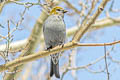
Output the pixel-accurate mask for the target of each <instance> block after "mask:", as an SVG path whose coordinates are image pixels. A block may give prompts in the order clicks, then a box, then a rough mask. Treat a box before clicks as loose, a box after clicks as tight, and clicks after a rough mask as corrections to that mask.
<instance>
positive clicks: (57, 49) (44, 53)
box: [0, 41, 120, 72]
mask: <svg viewBox="0 0 120 80" xmlns="http://www.w3.org/2000/svg"><path fill="white" fill-rule="evenodd" d="M118 43H120V41H114V42H111V43H105V44H104V43H97V44H95V43H77V42H69V43H66V44H64V46H57V47H55V48H53V49H51V50H50V51H40V52H38V53H34V54H31V55H28V56H24V57H19V58H17V59H15V60H13V61H11V62H9V63H6V64H4V65H0V72H2V71H5V70H8V69H10V68H13V67H16V66H19V65H21V64H25V63H27V62H30V61H34V60H37V59H40V58H42V57H45V56H48V55H51V54H55V53H58V52H61V51H65V50H69V49H72V48H75V47H78V46H110V45H115V44H118Z"/></svg>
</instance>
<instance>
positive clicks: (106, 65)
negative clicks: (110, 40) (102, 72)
mask: <svg viewBox="0 0 120 80" xmlns="http://www.w3.org/2000/svg"><path fill="white" fill-rule="evenodd" d="M104 53H105V67H106V71H107V80H110V79H109V70H108V63H107V54H106V45H105V43H104Z"/></svg>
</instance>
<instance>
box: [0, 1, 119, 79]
mask: <svg viewBox="0 0 120 80" xmlns="http://www.w3.org/2000/svg"><path fill="white" fill-rule="evenodd" d="M119 5H120V3H119V0H36V1H35V0H1V1H0V55H1V56H0V72H1V73H0V74H1V75H0V79H1V80H2V79H3V80H46V79H47V80H52V79H53V80H54V79H55V77H52V78H50V77H49V69H50V68H49V67H50V57H49V56H48V55H50V54H54V53H56V52H60V51H64V50H65V52H64V53H63V54H62V55H61V59H60V74H61V80H66V79H69V80H89V79H90V80H93V79H95V80H96V79H97V80H106V79H107V80H110V79H111V80H116V79H117V80H119V79H120V78H119V71H120V70H119V64H120V58H119V57H120V55H119V47H120V46H119V44H117V43H120V41H119V40H120V38H119V32H120V29H119V25H120V18H119V16H120V14H119V12H120V10H119ZM54 6H61V7H63V8H65V9H67V10H68V11H69V13H68V14H67V15H65V22H66V26H67V41H66V44H65V45H64V47H61V46H57V47H55V48H53V49H51V50H50V51H44V50H45V46H44V38H43V34H42V23H43V22H44V20H45V19H46V18H47V17H48V16H49V10H50V9H51V8H52V7H54ZM83 46H84V47H83ZM28 62H29V63H28Z"/></svg>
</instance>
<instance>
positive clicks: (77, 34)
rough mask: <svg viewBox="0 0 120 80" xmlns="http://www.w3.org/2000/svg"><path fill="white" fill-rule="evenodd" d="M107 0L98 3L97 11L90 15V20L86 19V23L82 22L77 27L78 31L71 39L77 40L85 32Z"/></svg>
mask: <svg viewBox="0 0 120 80" xmlns="http://www.w3.org/2000/svg"><path fill="white" fill-rule="evenodd" d="M108 1H109V0H103V1H102V3H101V4H100V6H99V7H98V9H97V11H96V12H95V14H94V15H93V16H92V17H91V19H90V20H88V23H84V24H82V26H81V27H79V29H78V31H77V32H76V33H75V35H74V37H73V39H72V40H73V41H79V40H80V39H81V37H82V36H83V34H85V32H86V31H88V29H89V28H90V27H91V25H92V24H93V23H94V22H95V20H96V19H97V17H98V16H99V15H100V13H101V12H102V11H103V9H104V7H105V5H106V4H107V2H108Z"/></svg>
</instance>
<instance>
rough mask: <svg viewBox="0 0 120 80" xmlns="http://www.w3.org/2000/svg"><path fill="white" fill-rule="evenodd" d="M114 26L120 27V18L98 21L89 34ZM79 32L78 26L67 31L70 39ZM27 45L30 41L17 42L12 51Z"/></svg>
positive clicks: (3, 48) (12, 45) (14, 43)
mask: <svg viewBox="0 0 120 80" xmlns="http://www.w3.org/2000/svg"><path fill="white" fill-rule="evenodd" d="M36 25H37V24H36ZM114 25H116V26H117V25H120V18H116V19H115V18H114V19H112V18H105V19H101V20H97V21H96V22H95V24H93V25H92V26H91V28H90V29H89V30H88V32H91V31H94V30H98V29H101V28H105V27H112V26H114ZM77 30H78V26H73V27H72V28H70V29H68V30H67V36H68V37H70V36H72V35H73V34H74V33H75V32H76V31H77ZM40 41H41V42H43V41H44V39H43V35H42V36H41V37H40ZM27 43H28V39H24V40H19V41H15V42H13V43H11V44H10V51H11V52H14V51H16V50H20V49H22V48H24V47H25V45H26V44H27ZM5 49H6V44H3V45H0V51H5Z"/></svg>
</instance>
